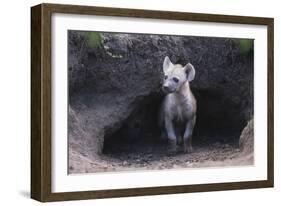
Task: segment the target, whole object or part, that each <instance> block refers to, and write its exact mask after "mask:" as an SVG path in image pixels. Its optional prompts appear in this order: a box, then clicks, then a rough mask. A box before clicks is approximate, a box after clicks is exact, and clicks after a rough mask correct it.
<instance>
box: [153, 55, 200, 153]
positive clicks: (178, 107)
mask: <svg viewBox="0 0 281 206" xmlns="http://www.w3.org/2000/svg"><path fill="white" fill-rule="evenodd" d="M163 71H164V82H163V87H162V89H163V91H164V92H165V93H166V96H165V98H164V100H163V102H162V105H161V111H160V115H159V116H160V118H159V123H160V126H161V127H162V128H163V133H162V136H165V137H167V138H168V141H169V150H170V152H176V151H178V150H179V149H180V146H183V151H184V152H191V151H192V145H191V142H192V132H193V127H194V125H195V121H196V99H195V98H194V96H193V94H192V92H191V90H190V87H189V82H190V81H192V80H193V79H194V76H195V69H194V67H193V65H192V64H190V63H188V64H187V65H185V66H184V67H183V66H182V65H180V64H173V63H172V62H171V61H170V59H169V57H165V60H164V63H163Z"/></svg>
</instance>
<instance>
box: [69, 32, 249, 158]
mask: <svg viewBox="0 0 281 206" xmlns="http://www.w3.org/2000/svg"><path fill="white" fill-rule="evenodd" d="M100 36H101V44H100V45H98V46H96V47H93V46H90V45H89V43H88V40H87V37H86V33H85V32H76V31H69V40H68V48H69V53H68V69H69V74H68V78H69V105H70V106H69V142H70V143H73V145H76V147H75V148H76V149H77V150H80V151H83V152H84V153H88V155H87V156H88V157H89V158H90V157H95V156H96V155H97V154H100V153H102V151H103V149H104V146H105V143H106V141H107V139H110V138H118V137H123V136H126V137H128V136H130V137H135V138H141V137H145V136H146V135H148V134H149V136H153V135H151V134H153V132H157V131H156V129H155V128H156V127H157V112H158V108H159V104H160V101H161V99H162V97H163V94H162V92H161V81H162V78H163V73H162V63H163V59H164V57H165V56H169V57H170V58H171V60H172V61H173V62H174V63H181V64H186V63H188V62H191V63H192V64H193V65H194V67H195V69H196V77H195V80H194V81H193V82H192V84H191V87H192V90H193V92H194V94H195V96H196V98H197V103H198V113H197V118H198V119H197V124H196V127H198V128H199V129H198V128H197V129H196V128H195V130H196V131H203V130H204V128H206V129H208V128H211V130H220V129H225V128H228V129H229V128H235V129H236V130H237V131H239V132H240V131H241V130H242V128H243V127H244V126H245V123H246V121H247V120H249V119H250V118H251V117H252V115H253V84H252V83H249V82H253V54H252V53H251V52H250V53H249V54H248V55H244V54H243V55H242V54H241V53H240V52H239V44H238V43H237V42H236V40H231V39H226V38H201V37H184V36H161V35H141V34H112V33H100ZM200 127H201V128H200ZM154 130H155V131H154ZM211 130H210V131H211ZM155 136H157V135H155Z"/></svg>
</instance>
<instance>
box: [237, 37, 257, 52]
mask: <svg viewBox="0 0 281 206" xmlns="http://www.w3.org/2000/svg"><path fill="white" fill-rule="evenodd" d="M238 41H239V48H240V52H241V53H242V54H246V53H248V52H249V51H250V50H251V49H253V46H254V40H252V39H240V40H238Z"/></svg>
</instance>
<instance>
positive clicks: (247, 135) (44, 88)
mask: <svg viewBox="0 0 281 206" xmlns="http://www.w3.org/2000/svg"><path fill="white" fill-rule="evenodd" d="M273 25H274V24H273V19H272V18H262V17H242V16H228V15H214V14H199V13H182V12H170V11H151V10H135V9H119V8H102V7H90V6H74V5H57V4H41V5H37V6H34V7H32V8H31V40H32V41H31V75H32V76H31V79H32V81H31V93H32V95H31V110H32V112H31V125H32V126H31V197H32V198H34V199H36V200H39V201H42V202H46V201H61V200H79V199H92V198H107V197H123V196H136V195H158V194H171V193H187V192H203V191H218V190H233V189H250V188H265V187H273V179H274V175H273V174H274V169H273V154H274V150H273V149H274V144H273Z"/></svg>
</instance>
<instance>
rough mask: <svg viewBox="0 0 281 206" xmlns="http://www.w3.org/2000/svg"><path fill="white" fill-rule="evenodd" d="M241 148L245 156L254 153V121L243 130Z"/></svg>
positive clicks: (240, 141)
mask: <svg viewBox="0 0 281 206" xmlns="http://www.w3.org/2000/svg"><path fill="white" fill-rule="evenodd" d="M239 147H240V149H241V151H242V152H243V153H244V154H253V153H254V120H253V119H252V120H250V121H249V122H248V124H247V126H246V127H245V128H244V129H243V131H242V134H241V136H240V140H239Z"/></svg>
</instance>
